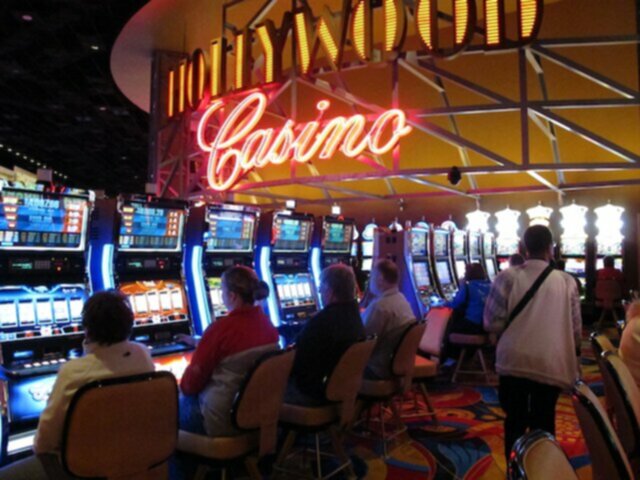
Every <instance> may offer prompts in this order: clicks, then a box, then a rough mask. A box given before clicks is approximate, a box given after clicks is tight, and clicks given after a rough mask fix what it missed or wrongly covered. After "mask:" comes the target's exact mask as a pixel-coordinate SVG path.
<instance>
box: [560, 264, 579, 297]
mask: <svg viewBox="0 0 640 480" xmlns="http://www.w3.org/2000/svg"><path fill="white" fill-rule="evenodd" d="M566 266H567V262H565V261H564V260H563V259H560V260H558V261H557V262H556V268H557V269H558V270H560V271H561V272H565V273H566V274H568V275H571V276H572V277H573V279H574V280H575V281H576V286H577V287H578V295H580V296H581V297H582V296H583V295H584V288H582V282H581V281H580V277H578V275H576V274H575V273H571V272H567V271H566V270H565V268H566Z"/></svg>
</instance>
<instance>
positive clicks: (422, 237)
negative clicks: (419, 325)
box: [404, 222, 443, 316]
mask: <svg viewBox="0 0 640 480" xmlns="http://www.w3.org/2000/svg"><path fill="white" fill-rule="evenodd" d="M404 233H405V235H404V256H405V264H406V265H407V272H408V274H409V275H410V280H411V288H410V289H409V290H408V291H407V292H404V293H405V297H407V298H409V297H415V298H416V302H415V303H416V304H417V305H418V306H419V309H420V314H421V316H424V315H426V314H427V313H428V312H429V310H430V309H431V307H434V306H438V305H440V304H442V303H443V301H442V298H441V297H440V294H439V292H438V289H437V281H436V279H435V276H434V273H433V270H432V268H431V267H432V265H431V258H430V251H431V227H430V226H429V225H428V224H426V223H424V222H418V223H417V224H416V225H415V226H414V227H412V228H408V229H406V230H405V232H404ZM412 303H413V302H412Z"/></svg>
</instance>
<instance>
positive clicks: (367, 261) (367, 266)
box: [362, 258, 373, 272]
mask: <svg viewBox="0 0 640 480" xmlns="http://www.w3.org/2000/svg"><path fill="white" fill-rule="evenodd" d="M372 265H373V259H372V258H363V259H362V271H363V272H370V271H371V266H372Z"/></svg>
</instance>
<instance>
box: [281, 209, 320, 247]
mask: <svg viewBox="0 0 640 480" xmlns="http://www.w3.org/2000/svg"><path fill="white" fill-rule="evenodd" d="M312 228H313V224H312V222H311V220H310V219H301V218H291V217H286V216H282V215H279V216H276V217H275V219H274V221H273V249H274V250H275V251H280V252H304V251H305V250H308V249H309V243H310V241H311V229H312Z"/></svg>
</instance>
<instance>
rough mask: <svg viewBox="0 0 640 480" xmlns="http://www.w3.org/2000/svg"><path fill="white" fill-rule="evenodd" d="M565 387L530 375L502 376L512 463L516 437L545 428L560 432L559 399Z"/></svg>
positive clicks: (506, 444)
mask: <svg viewBox="0 0 640 480" xmlns="http://www.w3.org/2000/svg"><path fill="white" fill-rule="evenodd" d="M560 391H561V389H560V388H558V387H553V386H551V385H546V384H544V383H538V382H534V381H533V380H528V379H526V378H519V377H508V376H501V377H500V387H499V391H498V394H499V398H500V406H501V407H502V409H503V410H504V413H505V415H506V417H505V419H504V452H505V456H506V458H507V464H508V462H509V454H510V453H511V449H512V448H513V444H514V443H516V440H518V438H520V437H521V436H522V435H524V434H525V433H526V432H527V430H536V429H540V430H544V431H546V432H549V433H550V434H552V435H555V433H556V425H555V420H556V402H557V401H558V397H559V396H560Z"/></svg>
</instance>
